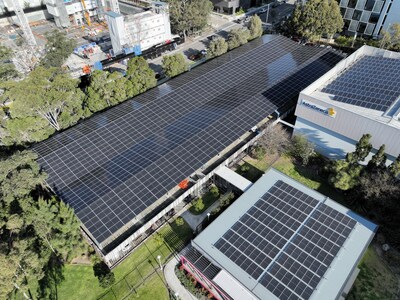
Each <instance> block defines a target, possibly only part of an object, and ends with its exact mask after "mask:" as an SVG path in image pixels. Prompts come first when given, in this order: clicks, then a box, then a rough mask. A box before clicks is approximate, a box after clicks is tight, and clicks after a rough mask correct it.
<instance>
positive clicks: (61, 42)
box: [41, 30, 76, 68]
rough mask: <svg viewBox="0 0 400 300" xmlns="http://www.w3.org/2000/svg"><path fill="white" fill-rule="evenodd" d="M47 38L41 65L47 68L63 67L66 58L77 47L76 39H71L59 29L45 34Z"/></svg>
mask: <svg viewBox="0 0 400 300" xmlns="http://www.w3.org/2000/svg"><path fill="white" fill-rule="evenodd" d="M45 37H46V39H47V43H46V47H45V51H46V54H45V56H44V57H43V59H42V61H41V65H42V66H43V67H46V68H50V67H57V68H59V67H61V66H62V65H63V64H64V63H65V61H66V59H67V58H68V57H69V56H70V55H71V54H72V51H73V50H74V48H75V47H76V41H75V40H74V39H69V38H68V37H67V35H66V34H65V33H63V32H61V31H59V30H54V31H51V32H48V33H46V34H45Z"/></svg>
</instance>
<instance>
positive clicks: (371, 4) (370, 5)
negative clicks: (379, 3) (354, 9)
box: [365, 0, 375, 11]
mask: <svg viewBox="0 0 400 300" xmlns="http://www.w3.org/2000/svg"><path fill="white" fill-rule="evenodd" d="M374 5H375V0H367V3H366V4H365V10H369V11H371V10H372V9H373V8H374Z"/></svg>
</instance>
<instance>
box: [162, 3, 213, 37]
mask: <svg viewBox="0 0 400 300" xmlns="http://www.w3.org/2000/svg"><path fill="white" fill-rule="evenodd" d="M168 4H169V13H170V19H171V26H172V30H173V31H174V32H177V33H183V34H184V35H185V36H186V35H187V34H188V33H189V32H190V31H197V30H202V29H203V28H204V27H205V26H206V25H207V20H208V16H209V15H210V13H211V12H212V9H213V4H212V2H211V1H209V0H168Z"/></svg>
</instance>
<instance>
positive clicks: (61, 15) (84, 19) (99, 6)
mask: <svg viewBox="0 0 400 300" xmlns="http://www.w3.org/2000/svg"><path fill="white" fill-rule="evenodd" d="M46 7H47V11H48V13H49V14H50V15H52V16H53V17H54V21H55V23H56V25H57V26H58V27H69V26H72V25H84V24H87V25H91V22H93V21H98V20H102V19H103V14H104V12H105V11H113V12H116V13H119V6H118V0H46Z"/></svg>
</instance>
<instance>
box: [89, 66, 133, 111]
mask: <svg viewBox="0 0 400 300" xmlns="http://www.w3.org/2000/svg"><path fill="white" fill-rule="evenodd" d="M131 85H132V82H131V81H129V80H128V79H127V78H125V77H124V76H123V75H122V74H121V73H119V72H112V73H109V72H104V71H99V70H96V71H94V72H93V73H92V74H91V75H90V84H89V86H88V88H87V91H86V97H85V101H84V106H85V108H87V109H89V110H90V112H92V113H94V112H97V111H100V110H103V109H104V108H106V107H109V106H114V105H116V104H118V103H120V102H122V101H125V100H126V99H128V97H129V96H130V95H128V92H129V91H130V90H132V87H131Z"/></svg>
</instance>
